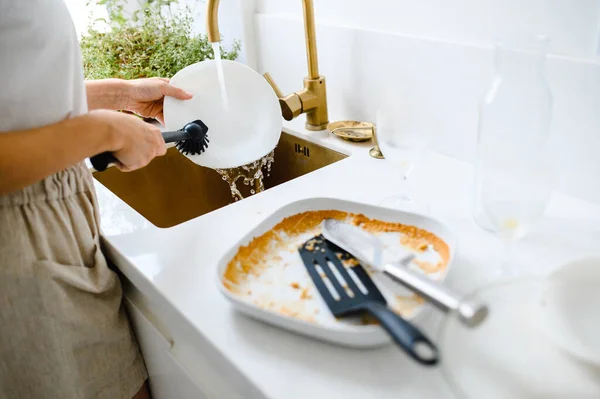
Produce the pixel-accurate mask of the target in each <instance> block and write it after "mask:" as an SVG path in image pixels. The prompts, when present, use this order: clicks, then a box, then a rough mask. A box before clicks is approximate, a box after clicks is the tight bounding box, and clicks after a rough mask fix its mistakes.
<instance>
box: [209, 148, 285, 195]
mask: <svg viewBox="0 0 600 399" xmlns="http://www.w3.org/2000/svg"><path fill="white" fill-rule="evenodd" d="M274 161H275V150H273V151H271V152H270V153H269V154H267V155H265V156H264V157H262V158H261V159H259V160H258V161H254V162H252V163H249V164H247V165H244V166H240V167H238V168H230V169H216V171H217V172H218V173H219V174H220V175H221V178H222V179H223V180H224V181H226V182H227V184H229V189H230V190H231V195H232V197H233V199H234V200H235V201H239V200H242V199H244V196H243V195H242V193H241V192H240V190H239V189H238V187H237V181H238V180H239V179H242V181H243V183H244V184H245V185H246V186H251V188H250V195H253V194H256V193H260V192H262V191H264V190H265V186H264V184H263V178H264V177H265V175H264V173H263V168H264V167H266V168H267V176H266V177H269V174H270V173H271V165H272V164H273V162H274Z"/></svg>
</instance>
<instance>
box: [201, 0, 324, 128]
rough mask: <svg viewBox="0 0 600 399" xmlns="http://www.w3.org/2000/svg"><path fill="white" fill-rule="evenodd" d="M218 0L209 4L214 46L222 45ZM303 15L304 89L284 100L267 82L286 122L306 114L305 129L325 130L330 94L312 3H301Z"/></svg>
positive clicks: (209, 33)
mask: <svg viewBox="0 0 600 399" xmlns="http://www.w3.org/2000/svg"><path fill="white" fill-rule="evenodd" d="M218 9H219V0H208V1H207V2H206V31H207V36H208V40H209V41H210V42H211V43H217V42H220V41H221V34H220V32H219V11H218ZM302 9H303V12H304V33H305V39H306V61H307V66H308V76H307V77H306V78H304V88H303V89H301V90H298V91H296V92H294V93H292V94H289V95H287V96H284V95H283V94H282V93H281V91H280V90H279V88H278V87H277V85H276V84H275V81H274V80H273V79H272V78H271V76H270V75H269V74H268V73H265V78H266V79H267V81H268V82H269V84H270V85H271V87H273V90H274V91H275V93H276V94H277V97H279V104H280V105H281V113H282V116H283V118H284V119H285V120H288V121H290V120H292V119H294V118H296V117H297V116H299V115H300V114H306V125H305V126H306V129H308V130H323V129H325V128H326V127H327V124H328V123H329V120H328V113H327V90H326V88H325V87H326V86H325V77H324V76H321V75H319V62H318V56H317V35H316V30H315V15H314V7H313V0H302Z"/></svg>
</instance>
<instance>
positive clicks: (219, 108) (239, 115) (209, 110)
mask: <svg viewBox="0 0 600 399" xmlns="http://www.w3.org/2000/svg"><path fill="white" fill-rule="evenodd" d="M221 64H222V67H223V79H222V81H223V82H224V86H225V93H223V91H222V86H221V82H220V79H219V74H218V73H217V62H216V61H214V60H207V61H202V62H198V63H196V64H192V65H189V66H187V67H185V68H183V69H182V70H180V71H179V72H177V73H176V74H175V75H174V76H173V77H172V78H171V84H173V85H174V86H176V87H180V88H182V89H183V90H186V91H188V92H190V93H191V94H192V95H193V98H192V99H189V100H178V99H175V98H173V97H165V100H164V117H165V126H166V128H167V129H168V130H176V129H179V128H181V126H183V125H185V124H186V123H188V122H189V121H191V120H196V119H201V120H202V121H203V122H204V123H205V124H206V125H207V126H209V127H210V145H209V146H208V148H207V149H206V151H205V152H203V153H202V154H196V155H189V154H188V155H186V156H187V157H188V158H189V159H190V160H191V161H193V162H195V163H196V164H198V165H201V166H205V167H208V168H212V169H225V168H235V167H238V166H242V165H246V164H249V163H251V162H254V161H257V160H259V159H261V158H262V157H264V156H265V155H267V154H269V153H270V152H271V151H273V149H274V148H275V146H276V145H277V143H278V142H279V137H280V135H281V130H282V118H281V108H280V106H279V99H278V98H277V95H276V94H275V93H274V92H273V89H272V88H271V86H270V85H269V83H268V82H267V81H266V80H265V78H264V77H263V76H262V75H260V74H258V73H257V72H256V71H254V70H253V69H252V68H250V67H248V66H246V65H244V64H242V63H239V62H236V61H231V60H222V61H221Z"/></svg>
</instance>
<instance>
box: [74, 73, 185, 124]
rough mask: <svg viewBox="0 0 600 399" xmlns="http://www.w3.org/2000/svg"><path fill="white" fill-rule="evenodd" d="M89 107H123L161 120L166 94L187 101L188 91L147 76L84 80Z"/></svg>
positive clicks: (91, 108) (119, 108)
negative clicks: (127, 78)
mask: <svg viewBox="0 0 600 399" xmlns="http://www.w3.org/2000/svg"><path fill="white" fill-rule="evenodd" d="M85 87H86V91H87V101H88V108H89V109H90V110H95V109H110V110H121V111H122V110H125V111H130V112H134V113H136V114H138V115H140V116H143V117H145V118H156V119H158V120H159V121H160V122H161V123H163V124H164V121H163V100H164V98H165V96H169V97H174V98H177V99H179V100H189V99H190V98H192V95H191V94H190V93H187V92H185V91H184V90H182V89H179V88H177V87H175V86H172V85H171V84H170V83H169V79H166V78H147V79H134V80H123V79H100V80H88V81H86V82H85Z"/></svg>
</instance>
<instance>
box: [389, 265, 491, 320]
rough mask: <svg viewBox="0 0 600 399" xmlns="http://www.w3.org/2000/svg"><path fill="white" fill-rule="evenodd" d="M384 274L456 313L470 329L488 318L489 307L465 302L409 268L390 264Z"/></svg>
mask: <svg viewBox="0 0 600 399" xmlns="http://www.w3.org/2000/svg"><path fill="white" fill-rule="evenodd" d="M383 272H384V273H385V275H387V276H389V277H390V278H392V279H393V280H395V281H397V282H399V283H400V284H402V285H404V286H405V287H406V288H408V289H410V290H411V291H414V292H416V293H417V294H419V295H421V296H423V297H425V298H427V299H428V300H429V302H431V303H433V304H434V305H435V306H437V307H438V308H439V309H441V310H443V311H444V312H451V311H452V312H456V313H457V314H458V316H459V319H460V320H461V321H462V322H463V323H464V324H465V325H467V326H468V327H475V326H477V325H479V324H480V323H481V322H482V321H483V320H485V318H486V317H487V314H488V309H487V306H485V305H482V304H479V303H476V302H474V301H465V300H463V299H462V298H461V297H460V296H459V295H458V294H456V293H454V292H452V291H450V290H449V289H448V288H447V287H445V286H443V285H442V284H439V283H436V282H434V281H433V280H431V279H430V278H429V277H426V276H423V275H421V274H420V273H418V272H414V271H412V270H410V269H408V268H407V267H404V266H402V265H395V264H390V263H388V264H385V265H384V266H383Z"/></svg>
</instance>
